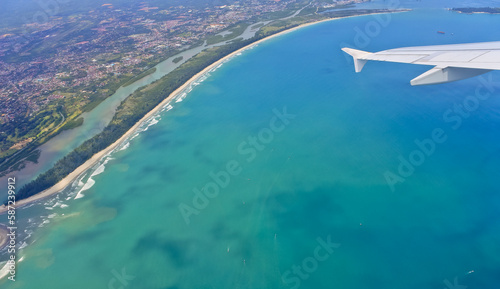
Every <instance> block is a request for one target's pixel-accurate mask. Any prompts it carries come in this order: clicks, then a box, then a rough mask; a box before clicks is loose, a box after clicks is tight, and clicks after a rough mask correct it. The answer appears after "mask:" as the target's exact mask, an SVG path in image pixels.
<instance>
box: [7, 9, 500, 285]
mask: <svg viewBox="0 0 500 289" xmlns="http://www.w3.org/2000/svg"><path fill="white" fill-rule="evenodd" d="M499 23H500V16H497V15H486V14H478V15H465V14H458V13H453V12H450V11H447V10H445V9H434V8H432V9H431V8H426V9H417V10H414V11H411V12H406V13H398V14H392V15H390V16H387V15H379V16H362V17H353V18H347V19H342V20H335V21H329V22H324V23H320V24H316V25H312V26H309V27H305V28H302V29H299V30H296V31H293V32H291V33H287V34H284V35H281V36H279V37H276V38H273V39H271V40H268V41H266V42H263V43H260V44H259V45H257V46H255V47H253V48H252V49H247V50H246V51H244V52H242V53H241V55H237V56H235V57H233V58H232V59H230V60H229V61H227V62H226V63H224V64H223V65H222V66H220V67H218V68H217V69H216V70H214V71H211V72H210V73H209V74H207V75H206V77H203V78H202V79H200V80H199V81H198V82H197V84H198V85H194V86H192V89H191V90H190V91H189V93H187V94H186V97H185V98H184V99H183V101H181V102H175V101H173V102H172V103H171V105H172V106H173V108H172V109H168V108H165V110H164V111H162V112H161V113H159V114H157V115H156V116H154V117H153V118H151V119H150V120H149V121H148V122H146V123H145V124H144V125H143V126H142V128H141V129H140V130H139V131H138V132H137V134H135V135H134V137H133V139H130V140H128V141H127V142H126V143H124V144H123V145H122V146H121V147H120V148H119V150H116V151H115V152H113V153H111V154H110V155H108V156H107V157H105V158H104V159H103V161H101V163H100V164H98V165H96V166H95V167H94V168H92V169H91V170H89V171H88V172H87V173H86V174H85V175H83V176H82V177H81V178H79V179H78V180H77V181H76V182H75V183H74V184H73V185H72V186H71V187H69V188H68V189H66V190H65V191H64V192H62V193H60V194H59V195H57V196H54V197H51V198H49V199H45V200H42V201H39V202H37V203H35V204H33V205H31V206H30V207H28V208H23V209H18V212H17V213H18V216H19V218H20V219H19V222H18V227H19V231H20V233H19V235H18V243H19V245H22V247H24V248H23V249H22V250H20V251H19V252H18V255H17V257H18V258H21V257H22V258H23V259H22V261H21V262H19V263H18V266H17V268H16V281H15V282H12V281H9V280H6V279H4V280H2V281H0V287H1V288H2V289H3V288H23V289H25V288H26V289H28V288H36V289H42V288H50V289H54V288H72V289H79V288H93V289H96V288H179V289H184V288H219V289H222V288H304V289H305V288H338V289H352V288H384V289H387V288H398V289H401V288H408V289H414V288H415V289H417V288H418V289H421V288H436V289H441V288H450V289H451V288H463V287H457V286H467V288H470V289H486V288H499V286H500V274H499V273H500V246H499V244H500V215H499V209H500V184H499V182H498V180H499V179H500V98H499V97H500V83H499V82H500V73H499V72H492V73H489V74H486V75H484V76H483V77H482V78H479V77H477V78H473V79H468V80H464V81H460V82H455V83H449V84H442V85H434V86H422V87H412V86H410V83H409V82H410V80H411V79H412V78H414V77H416V76H418V75H419V74H421V73H423V72H425V71H426V70H428V69H430V67H423V66H414V65H405V64H394V63H376V62H374V63H368V64H367V65H366V67H365V68H364V70H363V72H362V73H359V74H356V73H355V72H354V67H353V63H352V61H351V60H350V59H349V57H347V56H346V55H345V54H343V52H342V51H341V50H340V48H341V47H344V46H350V47H352V48H358V49H362V50H368V51H379V50H384V49H390V48H397V47H404V46H416V45H434V44H451V43H465V42H480V41H497V40H500V30H499V29H497V28H498V24H499ZM437 31H444V32H445V34H438V33H437ZM464 109H465V110H464ZM436 131H437V132H439V135H440V137H439V138H437V139H439V140H440V141H439V143H438V142H435V141H434V140H433V141H432V144H430V143H431V142H430V141H429V140H430V139H432V138H433V136H434V138H435V139H436V137H435V135H436ZM418 143H420V144H421V143H425V144H426V146H424V147H423V148H422V146H419V145H418ZM412 158H413V159H412ZM403 160H404V161H403ZM410 160H413V163H416V165H412V167H413V169H411V170H410V169H409V168H408V166H406V167H405V168H404V169H406V171H404V173H405V176H401V175H400V174H399V172H398V169H399V167H400V166H402V165H401V163H406V161H408V162H410ZM406 165H408V164H406ZM388 173H390V174H392V176H399V179H398V180H399V181H400V182H397V183H396V184H394V185H393V186H392V188H391V186H390V185H388V182H387V180H386V177H387V175H388ZM214 179H215V180H214ZM204 195H209V196H210V197H209V198H206V197H200V196H204ZM0 217H2V216H0ZM3 217H5V218H6V216H5V215H3ZM7 256H8V254H7V252H6V251H5V250H4V251H3V252H2V255H1V257H2V259H3V260H5V259H6V258H7Z"/></svg>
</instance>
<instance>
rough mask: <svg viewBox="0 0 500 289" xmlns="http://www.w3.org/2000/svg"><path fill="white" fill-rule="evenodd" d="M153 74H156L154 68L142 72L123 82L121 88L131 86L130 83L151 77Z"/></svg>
mask: <svg viewBox="0 0 500 289" xmlns="http://www.w3.org/2000/svg"><path fill="white" fill-rule="evenodd" d="M155 72H156V67H153V68H150V69H148V70H146V71H144V72H143V73H141V74H139V75H137V76H135V77H133V78H131V79H130V80H129V81H127V82H125V83H124V84H123V87H127V86H129V85H131V84H132V83H134V82H136V81H138V80H140V79H142V78H144V77H146V76H148V75H151V74H153V73H155Z"/></svg>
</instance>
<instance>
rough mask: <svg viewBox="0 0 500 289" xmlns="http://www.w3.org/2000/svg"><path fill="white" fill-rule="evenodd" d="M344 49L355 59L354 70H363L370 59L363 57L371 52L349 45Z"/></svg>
mask: <svg viewBox="0 0 500 289" xmlns="http://www.w3.org/2000/svg"><path fill="white" fill-rule="evenodd" d="M342 51H344V52H345V53H347V54H349V55H350V56H352V58H353V59H354V70H356V72H361V70H362V69H363V67H364V66H365V64H366V62H367V61H368V60H365V59H363V57H366V56H368V55H370V54H371V53H370V52H366V51H362V50H357V49H352V48H347V47H345V48H342Z"/></svg>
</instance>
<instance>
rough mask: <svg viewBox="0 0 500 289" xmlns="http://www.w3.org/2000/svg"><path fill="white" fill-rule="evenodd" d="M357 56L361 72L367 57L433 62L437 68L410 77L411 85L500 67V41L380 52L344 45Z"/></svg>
mask: <svg viewBox="0 0 500 289" xmlns="http://www.w3.org/2000/svg"><path fill="white" fill-rule="evenodd" d="M342 51H344V52H346V53H347V54H349V55H351V56H352V57H353V58H354V68H355V70H356V72H360V71H361V70H362V69H363V67H364V66H365V64H366V62H367V61H368V60H375V61H388V62H399V63H411V64H421V65H433V66H434V68H432V69H431V70H429V71H427V72H425V73H423V74H421V75H420V76H417V77H416V78H414V79H412V80H411V85H427V84H438V83H446V82H452V81H456V80H462V79H466V78H469V77H474V76H478V75H481V74H483V73H486V72H489V71H492V70H500V41H495V42H482V43H469V44H452V45H434V46H417V47H404V48H396V49H390V50H384V51H380V52H375V53H370V52H366V51H361V50H356V49H351V48H342Z"/></svg>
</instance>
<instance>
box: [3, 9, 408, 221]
mask: <svg viewBox="0 0 500 289" xmlns="http://www.w3.org/2000/svg"><path fill="white" fill-rule="evenodd" d="M405 11H408V10H398V11H390V10H388V11H384V12H374V13H364V14H360V15H352V16H345V17H336V18H328V19H322V20H319V21H315V22H309V23H305V24H301V25H298V26H295V27H293V28H289V29H286V30H283V31H281V32H277V33H275V34H272V35H269V36H266V37H264V38H262V39H259V40H256V41H254V42H252V43H250V44H248V45H246V46H244V47H241V48H239V49H237V50H235V51H233V52H231V53H229V54H228V55H226V56H224V57H222V58H220V59H219V60H217V61H215V62H213V63H212V64H210V65H208V66H207V67H205V68H204V69H203V70H201V71H200V72H198V73H196V74H195V75H194V76H192V77H191V78H190V79H189V80H188V81H186V82H184V84H183V85H181V86H180V87H178V88H177V89H175V90H174V91H173V92H172V93H170V94H169V95H168V97H166V98H165V99H163V100H162V101H161V102H160V103H159V104H158V105H156V106H155V107H154V108H153V109H152V110H150V111H149V112H148V113H146V114H145V115H144V116H143V117H142V118H141V119H140V120H139V121H138V122H136V123H135V124H134V125H133V126H132V127H131V128H130V129H128V130H127V131H126V132H125V133H124V134H123V135H122V136H121V137H120V138H119V139H117V140H116V141H115V142H113V143H112V144H111V145H109V146H108V147H106V148H105V149H103V150H101V151H99V152H98V153H96V154H94V155H93V156H92V157H91V158H90V159H88V160H87V161H85V162H84V163H83V164H82V165H80V166H79V167H77V168H76V169H75V170H73V171H72V172H71V173H70V174H68V175H67V176H66V177H64V178H63V179H61V180H60V181H59V182H57V183H56V184H55V185H53V186H51V187H50V188H48V189H46V190H44V191H42V192H40V193H37V194H35V195H32V196H30V197H28V198H26V199H22V200H20V201H17V202H16V204H15V207H19V206H23V205H26V204H29V203H31V202H34V201H37V200H40V199H42V198H45V197H48V196H50V195H52V194H55V193H58V192H60V191H62V190H63V189H64V188H66V187H67V186H68V185H69V184H71V183H72V182H73V181H74V180H75V179H76V178H77V177H78V176H80V175H81V174H82V173H84V172H85V171H87V170H88V169H89V168H91V167H92V166H93V165H95V164H96V163H97V162H99V161H100V160H101V159H102V158H103V157H104V156H106V155H107V154H109V153H111V152H112V151H113V150H114V149H115V148H116V147H118V146H119V145H120V144H121V143H123V142H124V141H126V140H127V139H128V138H129V137H130V136H131V135H132V134H133V133H134V132H135V131H136V130H137V128H138V127H139V126H140V125H141V124H143V123H144V122H145V121H147V120H148V119H149V118H151V117H152V116H153V115H155V114H156V113H157V112H159V111H160V110H161V109H162V108H163V107H164V106H165V105H167V104H168V103H169V102H170V101H172V99H174V98H175V97H176V96H177V95H178V94H180V93H182V92H183V91H184V90H185V89H186V88H188V87H189V86H190V85H191V84H192V83H193V82H195V81H196V80H198V79H199V78H200V77H201V76H203V75H204V74H206V73H207V72H209V71H211V70H212V69H214V68H215V67H217V66H218V65H220V64H222V63H223V62H225V61H227V60H228V59H230V58H232V57H234V56H235V55H237V54H239V53H241V52H242V51H244V50H246V49H249V48H251V47H253V46H255V45H258V44H260V43H262V42H264V41H267V40H270V39H272V38H274V37H278V36H281V35H283V34H286V33H290V32H293V31H295V30H298V29H301V28H304V27H308V26H311V25H315V24H319V23H323V22H326V21H333V20H338V19H343V18H349V17H358V16H365V15H374V14H383V13H394V12H405ZM6 211H7V207H6V206H5V205H2V207H0V214H2V213H4V212H6Z"/></svg>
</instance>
